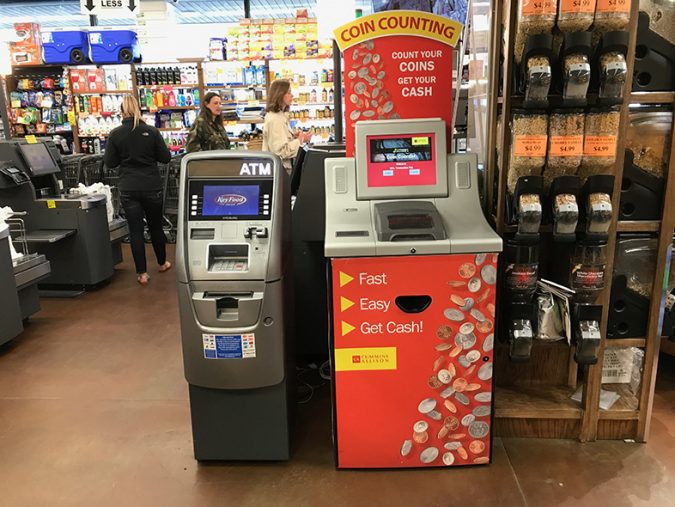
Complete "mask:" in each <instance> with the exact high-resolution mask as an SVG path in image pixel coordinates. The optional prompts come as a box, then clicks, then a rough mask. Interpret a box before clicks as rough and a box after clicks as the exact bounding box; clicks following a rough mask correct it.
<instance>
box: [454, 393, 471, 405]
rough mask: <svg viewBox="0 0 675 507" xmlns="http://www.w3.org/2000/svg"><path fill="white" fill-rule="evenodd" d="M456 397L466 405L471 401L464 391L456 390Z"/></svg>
mask: <svg viewBox="0 0 675 507" xmlns="http://www.w3.org/2000/svg"><path fill="white" fill-rule="evenodd" d="M455 399H456V400H457V401H458V402H460V403H461V404H462V405H465V406H467V405H468V404H469V403H470V401H469V398H467V396H466V394H464V393H458V392H456V393H455Z"/></svg>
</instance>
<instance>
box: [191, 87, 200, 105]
mask: <svg viewBox="0 0 675 507" xmlns="http://www.w3.org/2000/svg"><path fill="white" fill-rule="evenodd" d="M192 94H193V96H194V104H195V106H199V90H198V89H197V88H195V89H194V90H192Z"/></svg>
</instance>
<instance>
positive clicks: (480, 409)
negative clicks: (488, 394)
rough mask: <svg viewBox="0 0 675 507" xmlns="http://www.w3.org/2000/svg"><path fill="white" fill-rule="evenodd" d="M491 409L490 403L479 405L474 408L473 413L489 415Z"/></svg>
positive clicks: (477, 415)
mask: <svg viewBox="0 0 675 507" xmlns="http://www.w3.org/2000/svg"><path fill="white" fill-rule="evenodd" d="M491 411H492V409H491V408H490V405H479V406H477V407H476V408H474V409H473V415H475V416H476V417H487V416H489V415H490V412H491Z"/></svg>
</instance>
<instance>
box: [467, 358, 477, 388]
mask: <svg viewBox="0 0 675 507" xmlns="http://www.w3.org/2000/svg"><path fill="white" fill-rule="evenodd" d="M475 369H476V365H475V364H472V365H471V366H469V367H468V368H467V369H466V371H465V372H464V376H465V377H468V376H469V375H471V374H472V373H473V372H474V370H475ZM474 385H476V384H469V385H468V386H466V389H465V390H466V391H473V390H474V389H469V387H470V386H474Z"/></svg>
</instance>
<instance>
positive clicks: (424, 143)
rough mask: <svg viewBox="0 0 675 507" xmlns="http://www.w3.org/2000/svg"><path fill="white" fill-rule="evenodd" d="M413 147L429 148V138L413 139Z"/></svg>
mask: <svg viewBox="0 0 675 507" xmlns="http://www.w3.org/2000/svg"><path fill="white" fill-rule="evenodd" d="M412 145H413V146H428V145H429V138H428V137H427V136H424V137H413V138H412Z"/></svg>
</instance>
